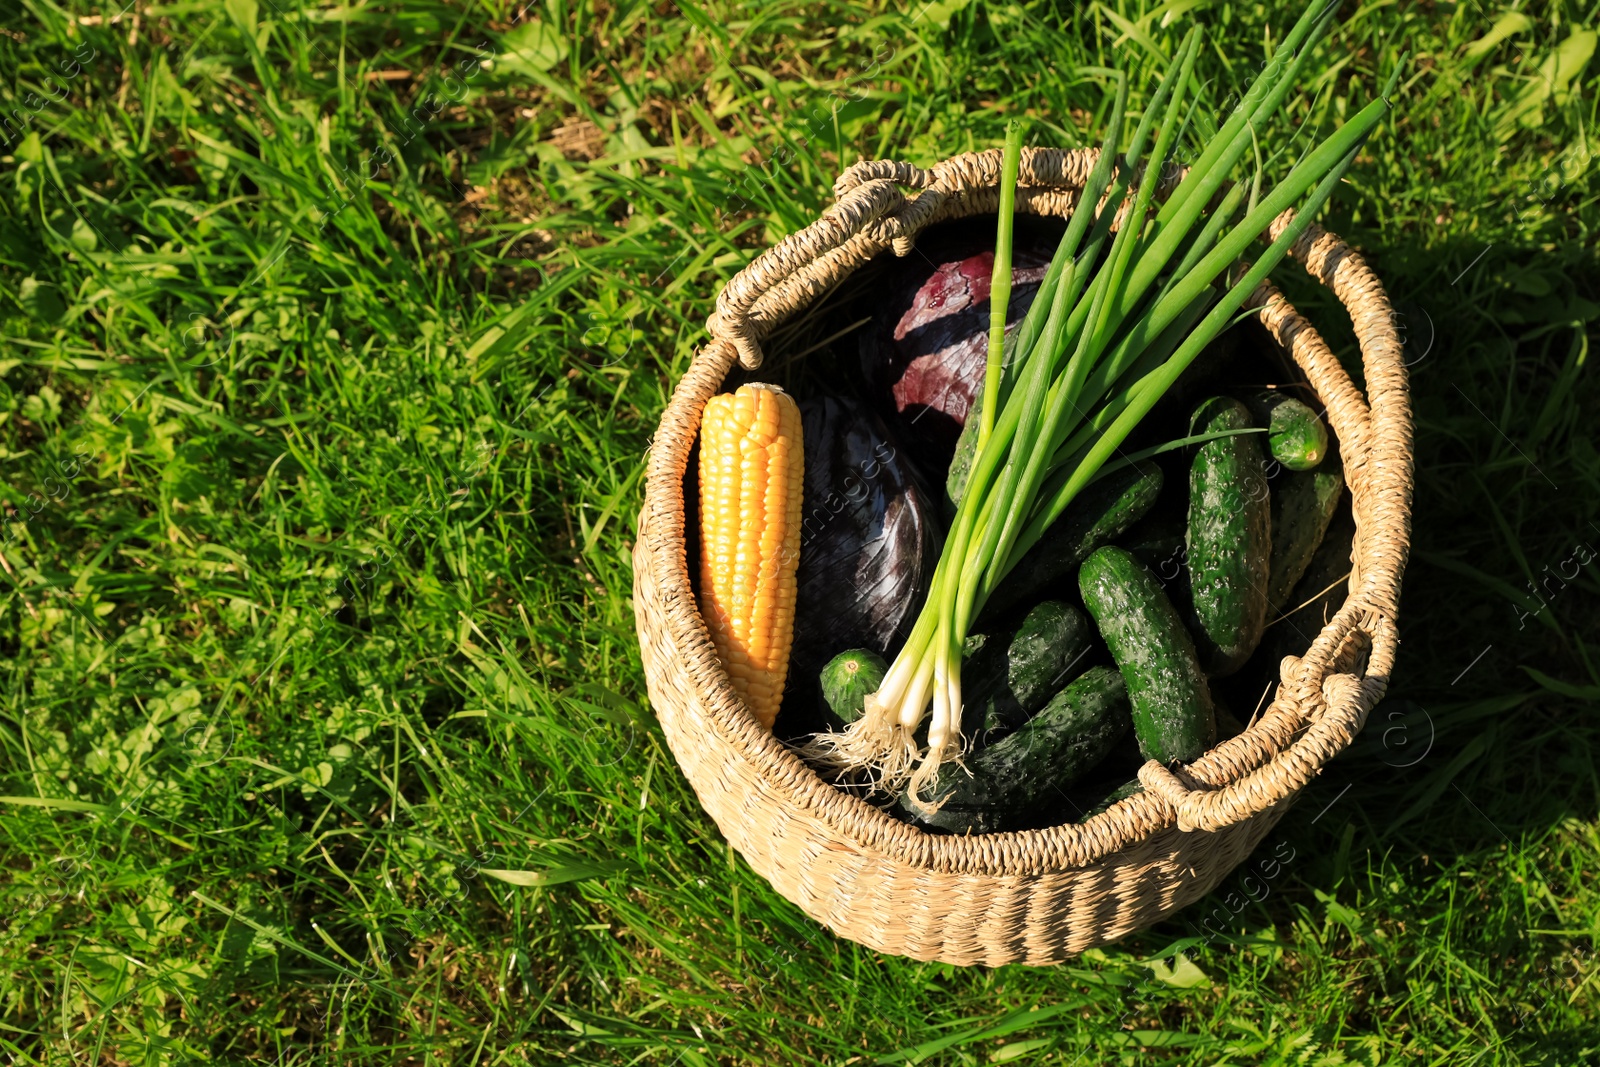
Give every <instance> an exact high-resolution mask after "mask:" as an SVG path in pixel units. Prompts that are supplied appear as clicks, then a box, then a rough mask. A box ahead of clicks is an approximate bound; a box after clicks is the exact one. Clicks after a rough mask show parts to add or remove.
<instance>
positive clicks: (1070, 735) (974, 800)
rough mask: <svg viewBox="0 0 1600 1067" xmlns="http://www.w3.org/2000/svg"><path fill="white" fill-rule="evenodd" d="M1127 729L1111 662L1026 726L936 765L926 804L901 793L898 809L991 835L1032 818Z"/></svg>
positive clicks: (1123, 695)
mask: <svg viewBox="0 0 1600 1067" xmlns="http://www.w3.org/2000/svg"><path fill="white" fill-rule="evenodd" d="M1127 729H1128V696H1127V691H1126V690H1125V689H1124V687H1123V682H1122V679H1121V678H1119V677H1118V676H1117V672H1116V671H1114V670H1112V669H1111V668H1109V667H1095V668H1093V669H1091V670H1089V671H1086V672H1084V674H1083V676H1082V677H1081V678H1079V679H1078V680H1077V681H1075V682H1073V683H1072V684H1071V685H1069V686H1067V687H1066V688H1065V689H1062V690H1061V691H1060V692H1059V693H1057V694H1056V695H1055V696H1054V697H1052V698H1051V699H1050V702H1049V703H1048V704H1046V705H1045V707H1044V710H1043V711H1041V712H1039V714H1037V715H1035V716H1034V717H1033V718H1032V719H1031V720H1029V722H1028V723H1027V725H1025V726H1023V727H1022V728H1021V729H1020V730H1018V731H1016V732H1015V733H1013V734H1011V735H1010V736H1009V737H1007V738H1005V740H1003V741H997V742H996V743H994V744H992V745H990V746H989V747H987V748H985V749H984V750H983V751H981V752H979V753H978V754H977V755H976V756H973V757H971V758H970V759H968V760H967V761H966V763H967V766H966V767H965V768H963V767H962V766H961V765H960V764H957V763H954V762H951V763H946V764H945V765H944V766H942V767H941V768H940V769H939V774H938V776H937V777H936V778H935V780H934V783H933V787H932V788H931V789H930V790H929V791H928V795H929V798H930V802H929V803H928V804H927V805H923V804H919V803H918V802H917V801H916V800H915V799H913V798H912V796H911V794H910V793H909V792H906V793H902V794H901V795H900V799H899V801H898V804H899V808H900V810H901V812H903V813H904V814H905V815H906V816H908V817H909V818H910V819H911V820H912V821H914V822H916V823H918V824H919V825H921V826H927V827H931V828H933V829H937V830H946V831H949V832H951V833H977V834H988V833H996V832H998V831H1001V830H1007V829H1012V828H1015V827H1017V826H1019V825H1021V824H1024V823H1026V822H1028V821H1030V820H1032V819H1035V818H1037V816H1038V815H1039V813H1040V810H1041V809H1043V808H1045V806H1046V805H1047V804H1048V803H1049V802H1050V801H1052V800H1053V799H1055V798H1057V797H1058V796H1059V795H1060V794H1059V793H1058V790H1061V789H1064V788H1065V787H1066V786H1067V785H1069V784H1070V783H1071V782H1072V781H1074V780H1075V779H1077V778H1079V777H1081V776H1082V775H1083V774H1084V773H1085V772H1087V771H1089V770H1090V769H1092V768H1093V767H1094V765H1095V764H1097V763H1099V762H1100V760H1101V759H1102V758H1104V756H1105V754H1106V753H1107V752H1109V751H1110V750H1111V747H1112V746H1113V745H1115V744H1116V743H1117V739H1118V738H1120V737H1121V736H1122V735H1123V734H1124V733H1125V732H1126V731H1127Z"/></svg>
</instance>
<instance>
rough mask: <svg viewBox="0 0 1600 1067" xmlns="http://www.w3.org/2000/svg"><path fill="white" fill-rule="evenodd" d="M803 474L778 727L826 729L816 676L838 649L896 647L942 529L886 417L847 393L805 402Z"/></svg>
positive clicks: (921, 592) (912, 615)
mask: <svg viewBox="0 0 1600 1067" xmlns="http://www.w3.org/2000/svg"><path fill="white" fill-rule="evenodd" d="M800 416H801V420H802V432H803V433H804V437H805V452H806V475H805V493H804V498H803V504H802V507H803V515H804V518H803V520H802V523H801V529H800V573H799V576H798V581H799V596H798V599H797V602H796V605H795V626H794V645H793V648H792V649H791V651H790V654H789V679H788V685H787V688H786V691H785V694H784V699H783V711H782V713H781V714H780V716H779V719H778V730H779V732H780V734H781V735H782V736H784V737H790V738H792V737H798V736H800V735H802V734H806V733H811V732H814V731H816V730H819V729H822V728H823V719H822V716H821V714H820V709H821V703H822V694H821V688H820V685H819V682H818V674H819V672H820V671H821V670H822V668H823V666H824V665H826V664H827V662H828V661H829V660H830V659H832V658H833V657H834V656H836V655H838V654H839V653H840V652H843V651H845V650H846V649H851V648H868V649H871V650H873V651H874V652H877V653H879V654H880V655H883V656H885V657H886V658H893V657H892V655H891V653H892V651H894V650H898V648H899V646H900V644H901V643H902V642H903V641H904V639H905V637H906V635H907V634H909V633H910V632H911V626H912V624H913V623H915V622H916V618H917V612H918V611H919V610H921V608H922V601H923V598H924V597H926V595H927V591H928V583H929V581H930V580H931V579H932V577H933V569H934V567H935V566H936V565H937V564H938V562H939V547H940V542H941V534H940V531H939V528H938V525H937V522H936V519H935V516H936V510H935V503H934V498H933V497H932V496H931V495H930V494H929V493H928V491H927V489H926V488H925V487H924V486H923V485H922V483H921V482H920V481H919V479H918V477H917V475H916V474H915V473H914V470H915V469H914V467H913V466H912V465H911V464H909V463H907V462H906V457H905V456H904V454H903V452H902V450H901V449H900V447H899V446H898V445H897V444H896V443H895V441H894V440H893V439H892V438H891V437H890V435H889V431H888V429H887V427H885V426H884V424H883V420H882V419H880V418H879V417H878V416H877V415H876V414H874V413H873V412H872V411H871V409H869V408H868V407H867V406H866V405H864V404H862V403H860V402H859V401H856V400H851V399H845V398H840V397H832V396H824V397H816V398H813V399H810V400H806V401H803V402H801V404H800Z"/></svg>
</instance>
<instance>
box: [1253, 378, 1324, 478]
mask: <svg viewBox="0 0 1600 1067" xmlns="http://www.w3.org/2000/svg"><path fill="white" fill-rule="evenodd" d="M1250 412H1251V414H1252V415H1254V416H1255V418H1256V425H1258V426H1264V427H1266V429H1267V448H1268V450H1269V451H1270V452H1271V453H1272V458H1273V459H1275V460H1277V461H1278V462H1279V463H1282V464H1283V465H1284V466H1285V467H1288V468H1289V469H1290V470H1292V471H1308V470H1310V469H1311V468H1313V467H1315V466H1316V465H1317V464H1319V463H1321V462H1322V459H1323V457H1324V456H1326V455H1327V454H1328V428H1327V427H1326V426H1324V425H1323V423H1322V420H1321V419H1320V418H1318V417H1317V413H1316V412H1315V411H1312V410H1311V408H1310V407H1308V406H1306V405H1305V404H1303V403H1301V402H1300V401H1299V400H1296V399H1295V398H1294V397H1292V396H1290V395H1288V394H1287V393H1280V392H1278V391H1276V390H1267V391H1265V392H1260V393H1257V394H1255V395H1254V396H1252V397H1251V398H1250Z"/></svg>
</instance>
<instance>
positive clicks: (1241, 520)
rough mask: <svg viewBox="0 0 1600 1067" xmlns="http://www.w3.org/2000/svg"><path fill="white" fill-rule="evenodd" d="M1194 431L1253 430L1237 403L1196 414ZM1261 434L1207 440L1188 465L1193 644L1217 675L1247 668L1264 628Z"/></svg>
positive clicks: (1214, 402)
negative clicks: (1193, 624)
mask: <svg viewBox="0 0 1600 1067" xmlns="http://www.w3.org/2000/svg"><path fill="white" fill-rule="evenodd" d="M1193 426H1194V432H1196V433H1202V432H1203V433H1215V432H1218V431H1221V430H1243V429H1248V428H1249V427H1250V413H1249V412H1248V411H1246V410H1245V407H1244V405H1243V404H1241V403H1239V402H1238V401H1236V400H1228V399H1226V398H1223V397H1214V398H1212V399H1211V400H1207V401H1206V402H1205V403H1203V404H1201V405H1200V407H1199V408H1198V409H1196V411H1195V415H1194V420H1193ZM1257 436H1259V435H1257V434H1235V435H1233V436H1230V437H1219V438H1217V439H1216V440H1212V441H1207V442H1206V443H1205V444H1203V445H1201V446H1200V447H1199V448H1198V449H1196V450H1195V455H1194V460H1193V462H1192V463H1191V464H1190V467H1189V537H1188V549H1189V555H1188V564H1189V590H1190V594H1191V607H1192V610H1193V614H1194V621H1195V644H1196V645H1197V646H1198V648H1199V650H1200V656H1201V660H1202V661H1203V662H1204V664H1205V667H1206V670H1207V672H1208V673H1210V674H1211V675H1212V676H1213V677H1216V678H1221V677H1224V676H1225V675H1229V674H1232V673H1233V672H1234V671H1236V670H1238V669H1239V668H1240V667H1242V666H1244V663H1245V661H1246V660H1248V659H1249V658H1250V653H1252V652H1254V651H1255V648H1256V645H1257V644H1259V643H1260V642H1261V631H1262V629H1263V628H1264V627H1265V626H1266V623H1267V577H1268V567H1269V566H1270V563H1271V559H1272V540H1271V538H1272V513H1271V500H1270V499H1269V494H1268V491H1267V477H1266V472H1265V470H1264V469H1263V467H1264V464H1263V462H1262V459H1261V446H1260V445H1259V444H1257V443H1256V437H1257Z"/></svg>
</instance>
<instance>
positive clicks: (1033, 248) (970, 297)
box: [861, 219, 1057, 471]
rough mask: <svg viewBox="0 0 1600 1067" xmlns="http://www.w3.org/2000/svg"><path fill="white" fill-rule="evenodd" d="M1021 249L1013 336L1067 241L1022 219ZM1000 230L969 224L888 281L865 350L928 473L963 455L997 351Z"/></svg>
mask: <svg viewBox="0 0 1600 1067" xmlns="http://www.w3.org/2000/svg"><path fill="white" fill-rule="evenodd" d="M1018 223H1019V225H1018V227H1017V233H1016V240H1015V245H1014V247H1013V250H1012V261H1011V267H1012V289H1011V300H1010V302H1009V304H1008V305H1007V309H1006V318H1007V326H1006V329H1007V330H1008V331H1009V330H1012V329H1015V328H1016V326H1017V325H1018V324H1019V323H1020V322H1021V321H1022V317H1023V316H1024V315H1025V314H1027V311H1028V307H1029V305H1031V304H1032V303H1033V298H1034V295H1035V294H1036V293H1037V292H1038V291H1039V283H1040V282H1041V281H1043V280H1044V275H1045V270H1046V268H1047V267H1048V266H1049V264H1050V257H1051V256H1052V255H1053V254H1054V252H1055V246H1056V243H1057V238H1056V234H1055V232H1054V231H1052V230H1050V229H1048V228H1046V227H1045V226H1043V225H1041V224H1038V223H1033V224H1031V225H1029V224H1028V223H1027V220H1023V219H1019V220H1018ZM993 270H994V227H993V225H992V223H991V224H989V225H988V226H987V230H985V229H984V228H982V227H972V226H970V225H969V226H965V227H960V228H952V229H950V230H948V231H945V232H942V233H938V234H932V235H929V236H928V237H925V238H924V240H923V241H922V242H920V243H919V244H918V246H917V250H916V251H914V252H912V254H911V255H910V256H909V257H907V258H906V259H904V260H902V261H900V262H899V263H897V264H896V265H895V267H894V269H893V270H892V271H891V273H890V275H889V277H888V279H887V280H886V283H887V284H886V299H885V300H884V302H883V303H882V304H881V305H880V306H879V307H878V309H877V311H876V313H875V315H874V321H873V324H872V327H871V329H870V330H869V331H868V332H867V333H866V334H865V335H864V336H863V339H862V342H861V357H862V371H863V373H864V374H865V376H866V379H867V381H868V383H869V385H870V387H871V388H872V390H873V392H874V395H876V396H879V397H884V398H887V399H889V400H892V403H893V408H894V411H895V412H896V413H897V415H898V421H899V423H900V427H899V428H900V429H901V430H902V432H903V434H904V436H905V437H906V439H907V441H908V443H909V444H910V445H911V446H912V447H913V448H914V449H915V450H916V452H917V455H918V459H919V461H920V462H921V463H922V464H923V466H924V468H925V469H928V470H938V471H942V470H943V469H944V467H945V466H946V465H948V464H949V462H950V456H951V455H952V454H953V453H954V452H955V447H956V438H957V436H959V435H960V433H961V427H962V426H963V425H964V424H965V423H966V419H967V412H968V411H970V410H971V408H972V401H973V398H974V397H975V396H976V395H977V392H978V390H979V389H980V388H982V386H983V373H984V367H985V365H986V363H987V360H988V349H989V281H990V276H991V274H992V272H993Z"/></svg>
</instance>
